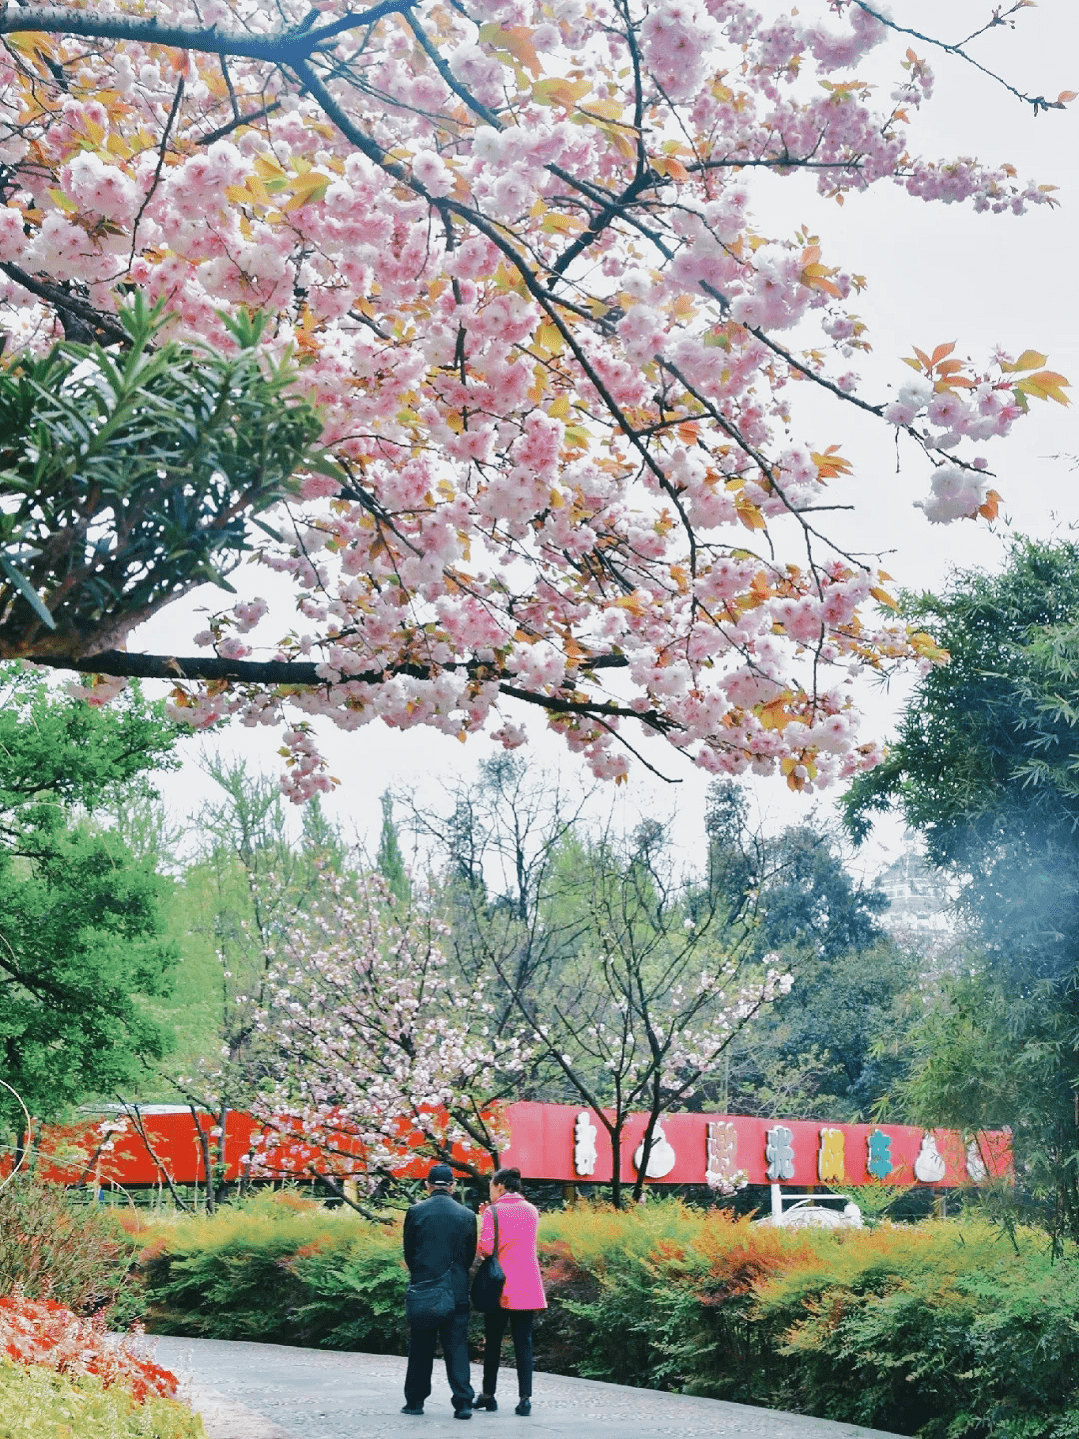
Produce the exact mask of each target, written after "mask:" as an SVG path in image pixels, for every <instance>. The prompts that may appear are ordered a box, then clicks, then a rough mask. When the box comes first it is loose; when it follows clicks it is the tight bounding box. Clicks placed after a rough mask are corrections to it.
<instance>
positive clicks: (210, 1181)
mask: <svg viewBox="0 0 1079 1439" xmlns="http://www.w3.org/2000/svg"><path fill="white" fill-rule="evenodd" d="M187 1107H188V1109H190V1111H191V1119H192V1122H193V1123H194V1125H195V1137H196V1139H197V1141H198V1146H199V1153H200V1154H201V1155H202V1167H203V1170H204V1172H205V1174H206V1213H207V1214H213V1212H214V1209H215V1208H216V1205H215V1204H214V1171H213V1162H212V1160H211V1159H210V1136H209V1134H208V1133H207V1131H206V1130H205V1129H203V1127H202V1122H201V1120H200V1119H199V1112H198V1110H197V1109H196V1108H195V1106H194V1105H193V1104H189V1105H188V1106H187ZM195 1183H196V1185H197V1184H198V1175H197V1173H196V1176H195ZM195 1208H196V1209H197V1208H198V1201H197V1200H196V1202H195Z"/></svg>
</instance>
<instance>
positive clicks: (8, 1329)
mask: <svg viewBox="0 0 1079 1439" xmlns="http://www.w3.org/2000/svg"><path fill="white" fill-rule="evenodd" d="M0 1352H2V1353H4V1354H6V1355H7V1357H8V1358H9V1359H13V1360H14V1361H15V1362H16V1363H17V1364H23V1365H41V1366H43V1367H44V1368H46V1369H52V1370H54V1371H55V1372H56V1373H57V1374H66V1375H69V1376H79V1375H92V1376H94V1378H96V1379H99V1380H100V1381H101V1385H102V1387H103V1388H105V1389H110V1388H111V1387H112V1386H113V1385H114V1384H123V1385H124V1387H125V1388H127V1389H129V1390H130V1391H131V1393H132V1395H133V1396H134V1398H135V1399H136V1400H137V1401H138V1402H139V1403H140V1404H141V1403H143V1402H144V1401H145V1400H146V1399H149V1398H156V1399H174V1398H175V1397H176V1390H177V1380H176V1375H175V1374H171V1373H170V1372H169V1370H167V1369H163V1368H162V1367H161V1366H160V1365H159V1364H155V1363H154V1362H153V1361H152V1360H150V1359H147V1358H145V1357H144V1356H142V1355H139V1354H136V1353H135V1352H134V1351H133V1350H132V1348H131V1347H130V1342H125V1341H123V1340H120V1339H116V1338H113V1337H111V1336H110V1335H108V1334H106V1333H105V1332H104V1331H103V1330H102V1329H101V1328H100V1327H99V1326H97V1325H95V1324H92V1323H91V1322H90V1321H89V1320H88V1319H80V1318H79V1316H78V1315H77V1314H73V1313H72V1311H71V1310H70V1309H67V1308H65V1306H64V1305H62V1304H54V1303H53V1302H52V1301H51V1300H48V1299H43V1300H38V1299H27V1298H26V1296H25V1295H23V1294H5V1295H3V1296H0Z"/></svg>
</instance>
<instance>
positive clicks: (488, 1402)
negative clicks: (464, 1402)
mask: <svg viewBox="0 0 1079 1439" xmlns="http://www.w3.org/2000/svg"><path fill="white" fill-rule="evenodd" d="M472 1407H473V1409H486V1410H487V1412H488V1413H489V1414H493V1413H494V1412H495V1410H496V1409H497V1408H498V1400H497V1399H496V1398H495V1396H494V1395H493V1394H481V1395H480V1396H479V1398H478V1399H474V1400H473V1401H472Z"/></svg>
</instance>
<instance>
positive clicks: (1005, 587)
mask: <svg viewBox="0 0 1079 1439" xmlns="http://www.w3.org/2000/svg"><path fill="white" fill-rule="evenodd" d="M905 609H906V612H907V615H908V617H909V618H912V619H914V620H916V621H917V622H919V623H921V624H923V625H924V627H925V628H926V630H927V631H929V633H930V634H931V635H932V636H933V638H934V639H935V640H936V641H937V642H938V643H939V644H940V645H942V646H943V647H944V648H945V649H946V650H947V651H948V653H949V654H950V656H951V659H950V662H949V663H948V664H946V665H943V666H941V667H939V668H934V669H933V670H931V671H930V672H929V673H928V674H927V675H925V676H924V677H923V679H922V680H921V682H920V684H919V686H918V688H917V691H916V693H915V694H914V696H913V698H912V699H911V702H910V704H909V705H908V706H907V709H906V711H905V713H904V716H903V719H902V722H901V724H900V728H899V735H898V738H897V741H896V743H895V744H894V745H893V747H892V749H891V751H890V754H889V756H888V758H887V759H886V761H885V763H884V764H883V765H881V766H880V768H879V769H877V770H874V771H872V772H871V773H870V774H868V775H865V776H863V777H862V778H860V779H859V780H857V781H856V782H855V784H854V785H853V786H852V787H851V790H850V791H849V793H848V795H847V797H846V809H847V822H848V824H849V826H850V829H851V831H852V833H854V835H855V836H861V835H863V834H865V833H866V831H867V830H868V828H869V826H870V825H871V823H872V819H873V816H874V815H875V814H877V813H879V812H881V811H883V810H886V809H898V810H899V811H900V812H901V813H902V815H903V817H904V818H905V819H906V821H907V823H908V824H909V825H910V826H911V827H912V828H914V829H916V830H917V831H919V832H920V833H921V834H922V835H923V836H924V837H925V842H926V847H927V853H928V856H929V859H930V860H931V861H932V862H933V863H934V864H937V865H941V866H947V867H948V868H949V870H950V871H951V873H952V875H953V876H954V878H955V881H956V883H957V886H958V891H959V900H958V902H959V905H960V908H961V910H962V912H963V913H964V915H965V917H966V919H967V921H968V923H969V925H970V926H971V929H972V931H973V933H974V935H975V936H976V938H977V941H978V942H979V945H980V952H978V953H976V954H974V955H973V956H972V957H971V961H970V970H971V974H970V976H968V977H964V978H963V979H962V980H959V981H955V982H953V983H952V984H950V985H948V986H946V998H945V1003H944V1006H943V1008H942V1009H941V1010H939V1011H937V1012H935V1013H934V1014H933V1015H931V1016H930V1019H929V1021H928V1022H927V1028H926V1029H925V1031H924V1033H923V1035H922V1037H921V1040H920V1041H919V1044H920V1052H921V1056H922V1058H921V1063H920V1065H919V1066H917V1067H916V1071H915V1077H914V1081H913V1088H911V1089H909V1090H908V1091H907V1094H908V1098H911V1099H912V1100H914V1101H915V1102H917V1103H918V1104H919V1105H920V1107H921V1108H922V1109H923V1110H924V1111H926V1112H928V1111H929V1110H930V1109H931V1110H932V1111H933V1117H934V1119H935V1122H938V1123H940V1122H951V1123H959V1124H965V1125H967V1126H969V1127H971V1128H974V1127H977V1126H980V1125H982V1124H988V1123H1001V1122H1008V1123H1012V1124H1013V1125H1014V1126H1015V1127H1016V1150H1017V1155H1018V1156H1019V1159H1020V1169H1021V1172H1022V1173H1024V1174H1025V1176H1026V1178H1027V1179H1028V1181H1029V1182H1030V1185H1031V1187H1032V1188H1033V1190H1034V1191H1035V1193H1040V1194H1041V1195H1042V1196H1043V1197H1044V1198H1045V1199H1046V1200H1047V1201H1050V1202H1051V1203H1052V1205H1053V1206H1054V1215H1055V1221H1054V1222H1055V1223H1056V1225H1057V1227H1058V1229H1066V1230H1067V1231H1069V1232H1071V1233H1072V1234H1073V1235H1074V1236H1076V1237H1079V1184H1077V1165H1079V1109H1077V1097H1079V989H1077V987H1076V986H1077V980H1079V723H1077V721H1079V545H1076V544H1075V543H1074V542H1072V541H1057V542H1053V543H1043V542H1036V541H1032V540H1026V539H1019V540H1016V541H1015V542H1014V543H1013V544H1012V545H1011V547H1010V549H1009V552H1008V555H1007V559H1006V563H1005V566H1004V568H1003V569H1002V570H1001V571H1000V572H999V573H998V574H985V573H982V572H978V571H968V572H963V573H959V574H957V575H956V576H955V578H954V580H953V581H952V584H951V586H950V587H949V590H948V592H947V593H946V594H944V595H943V596H934V595H927V594H926V595H920V596H917V597H908V598H907V599H906V601H905ZM971 980H973V981H974V982H973V983H972V982H971ZM949 1036H951V1039H949ZM971 1045H973V1046H974V1047H975V1048H976V1049H977V1050H978V1051H979V1052H980V1053H983V1054H988V1053H992V1054H993V1055H994V1056H995V1058H994V1062H993V1063H992V1064H991V1065H985V1064H983V1063H979V1064H977V1065H974V1064H972V1063H971V1061H970V1057H969V1054H968V1057H967V1059H966V1060H964V1061H963V1062H959V1060H958V1059H957V1057H956V1056H957V1055H958V1054H959V1050H961V1049H963V1048H964V1047H965V1048H966V1049H968V1050H969V1048H970V1046H971ZM956 1046H959V1049H957V1048H956ZM946 1051H947V1052H946Z"/></svg>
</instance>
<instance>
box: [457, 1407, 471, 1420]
mask: <svg viewBox="0 0 1079 1439" xmlns="http://www.w3.org/2000/svg"><path fill="white" fill-rule="evenodd" d="M453 1417H454V1418H455V1419H471V1418H472V1410H471V1409H455V1410H454V1411H453Z"/></svg>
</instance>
